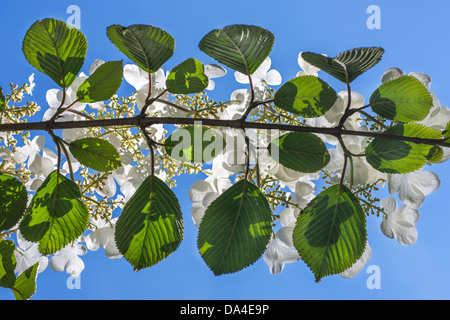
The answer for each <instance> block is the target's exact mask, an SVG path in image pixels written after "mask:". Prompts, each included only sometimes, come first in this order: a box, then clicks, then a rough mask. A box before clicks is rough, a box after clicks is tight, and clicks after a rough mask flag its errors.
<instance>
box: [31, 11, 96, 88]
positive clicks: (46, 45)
mask: <svg viewBox="0 0 450 320" xmlns="http://www.w3.org/2000/svg"><path fill="white" fill-rule="evenodd" d="M22 51H23V53H24V55H25V58H26V59H27V60H28V62H29V63H30V64H31V65H32V66H33V67H35V68H36V69H37V70H39V71H41V72H43V73H44V74H46V75H47V76H49V77H50V78H51V79H52V80H53V81H55V82H56V83H57V84H58V85H59V86H60V87H62V88H68V87H69V86H70V85H71V84H72V83H73V81H74V80H75V78H76V77H77V76H78V73H79V72H80V70H81V67H82V66H83V64H84V59H85V57H86V51H87V41H86V38H85V36H84V35H83V33H81V32H80V31H79V30H78V29H76V28H73V27H71V26H69V25H68V24H67V23H65V22H63V21H59V20H56V19H43V20H38V21H36V22H35V23H34V24H33V25H32V26H31V27H30V29H28V31H27V33H26V35H25V38H24V39H23V46H22Z"/></svg>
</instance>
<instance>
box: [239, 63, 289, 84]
mask: <svg viewBox="0 0 450 320" xmlns="http://www.w3.org/2000/svg"><path fill="white" fill-rule="evenodd" d="M271 64H272V61H271V60H270V58H269V57H267V58H266V59H265V60H264V61H263V63H261V65H260V66H259V68H258V69H257V70H256V71H255V72H254V73H253V74H252V75H251V78H252V84H253V86H254V87H259V88H261V89H262V88H264V83H266V84H267V85H269V86H278V85H280V84H281V81H282V79H281V75H280V73H279V72H278V71H277V70H275V69H272V70H269V69H270V65H271ZM234 77H235V79H236V81H237V82H239V83H244V84H245V83H250V80H249V78H248V75H245V74H243V73H240V72H239V71H236V72H235V73H234Z"/></svg>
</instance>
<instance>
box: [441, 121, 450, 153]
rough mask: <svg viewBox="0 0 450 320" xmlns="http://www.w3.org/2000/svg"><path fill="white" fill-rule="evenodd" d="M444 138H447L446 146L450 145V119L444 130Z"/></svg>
mask: <svg viewBox="0 0 450 320" xmlns="http://www.w3.org/2000/svg"><path fill="white" fill-rule="evenodd" d="M442 134H443V138H444V139H445V143H444V146H446V147H450V121H449V122H448V123H447V125H446V126H445V129H444V131H443V132H442Z"/></svg>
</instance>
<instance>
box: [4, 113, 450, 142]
mask: <svg viewBox="0 0 450 320" xmlns="http://www.w3.org/2000/svg"><path fill="white" fill-rule="evenodd" d="M198 121H201V125H204V126H210V127H227V128H234V129H263V130H280V131H293V132H310V133H315V134H325V135H331V136H334V137H338V136H340V135H351V136H363V137H371V138H384V139H390V140H401V141H408V142H412V143H420V144H428V145H442V144H444V143H445V142H446V139H445V138H442V139H427V138H418V137H404V136H397V135H390V134H384V133H376V132H364V131H354V130H346V129H343V128H342V129H340V128H338V127H331V128H325V127H306V126H296V125H287V124H278V123H261V122H248V121H244V122H243V121H242V120H241V119H236V120H222V119H201V120H199V119H196V118H176V117H154V118H148V117H140V116H135V117H130V118H118V119H99V120H80V121H55V122H53V121H45V122H24V123H5V124H0V132H15V131H36V130H40V131H49V130H60V129H75V128H99V127H115V126H132V127H138V128H140V127H142V126H144V127H148V126H151V125H154V124H178V125H194V124H198Z"/></svg>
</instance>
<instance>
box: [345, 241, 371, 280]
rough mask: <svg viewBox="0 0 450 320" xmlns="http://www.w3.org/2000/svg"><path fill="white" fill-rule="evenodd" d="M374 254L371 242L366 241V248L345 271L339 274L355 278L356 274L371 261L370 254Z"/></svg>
mask: <svg viewBox="0 0 450 320" xmlns="http://www.w3.org/2000/svg"><path fill="white" fill-rule="evenodd" d="M371 254H372V249H371V248H370V246H369V243H368V242H366V248H365V249H364V252H363V254H362V256H361V258H359V259H358V261H356V262H355V263H354V264H353V265H352V266H351V267H350V268H348V269H347V270H345V271H344V272H341V273H339V275H340V276H341V277H343V278H353V277H354V276H356V275H357V274H358V273H359V272H360V271H361V270H362V268H363V267H364V265H365V264H366V263H367V262H368V261H369V259H370V256H371Z"/></svg>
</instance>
